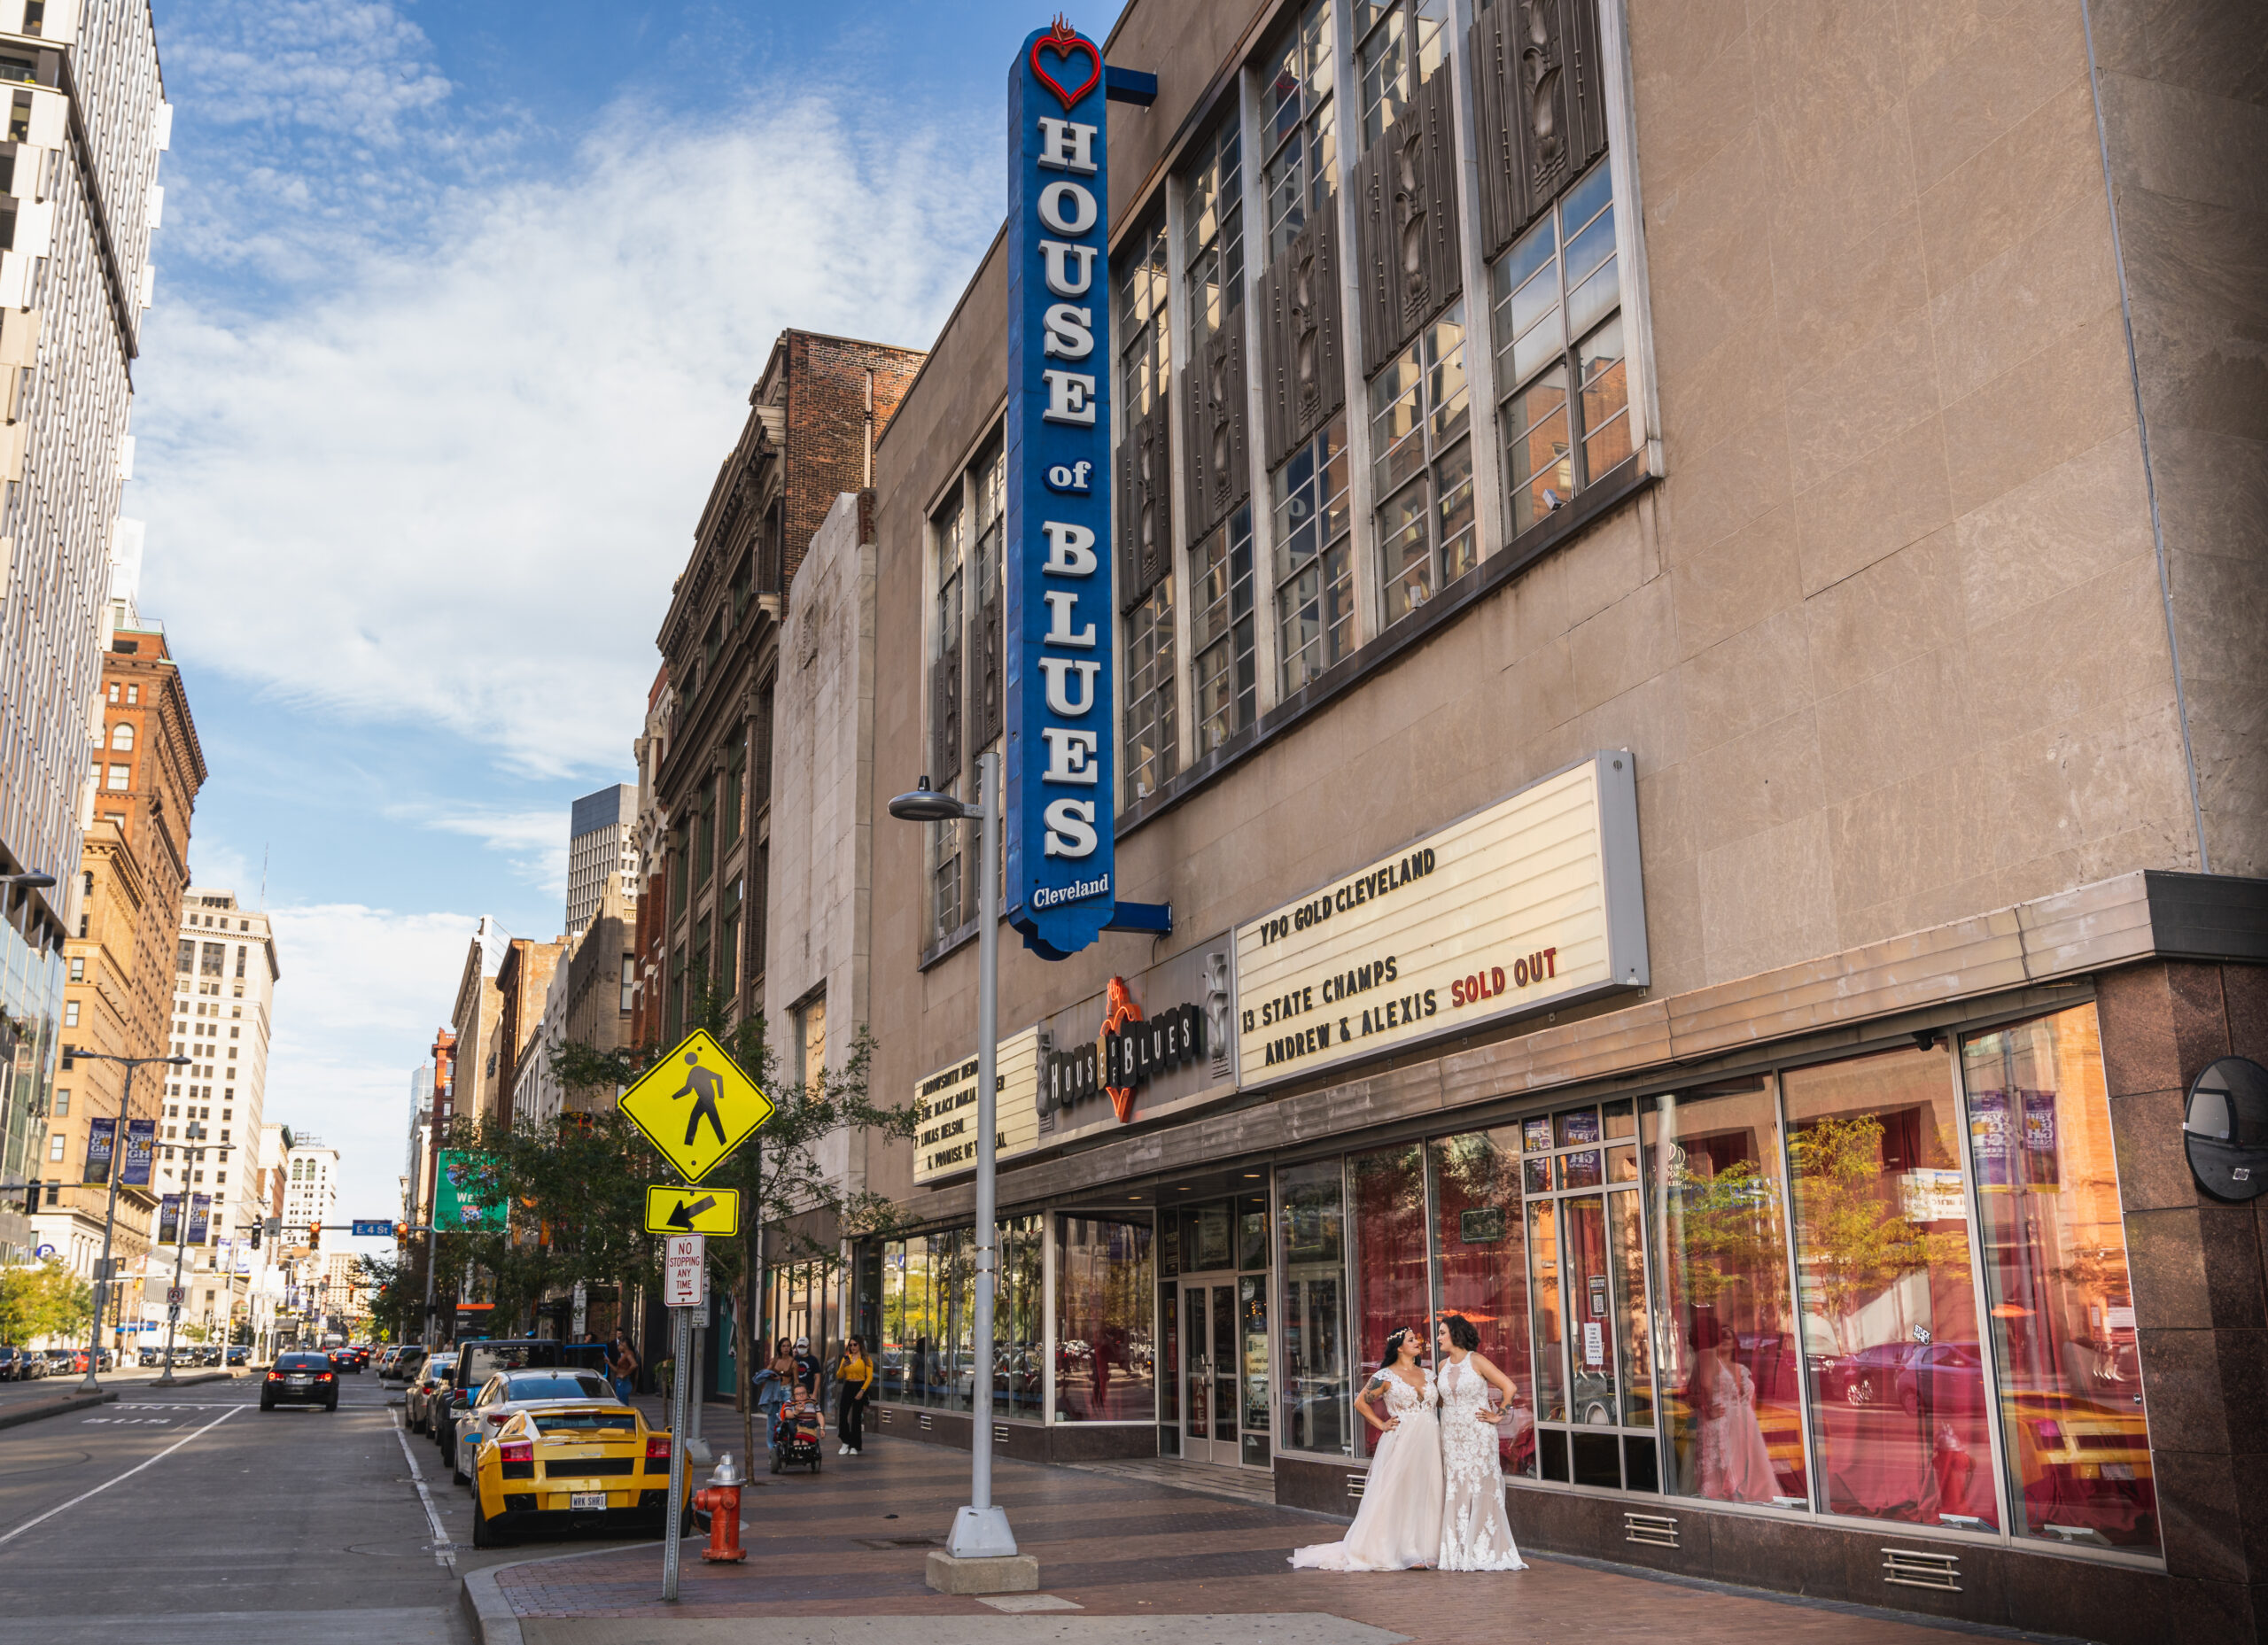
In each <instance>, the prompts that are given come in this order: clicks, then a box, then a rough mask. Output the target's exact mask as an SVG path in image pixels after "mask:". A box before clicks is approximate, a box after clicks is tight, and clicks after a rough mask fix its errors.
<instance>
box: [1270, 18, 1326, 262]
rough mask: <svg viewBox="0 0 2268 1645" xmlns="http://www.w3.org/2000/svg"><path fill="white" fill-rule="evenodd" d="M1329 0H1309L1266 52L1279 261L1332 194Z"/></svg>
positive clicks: (1273, 228)
mask: <svg viewBox="0 0 2268 1645" xmlns="http://www.w3.org/2000/svg"><path fill="white" fill-rule="evenodd" d="M1331 64H1332V58H1331V0H1311V4H1308V5H1306V6H1303V7H1302V8H1301V11H1300V13H1299V15H1298V16H1297V17H1296V18H1294V19H1293V20H1292V21H1291V22H1289V23H1287V24H1286V25H1285V27H1284V32H1283V33H1282V34H1281V35H1278V37H1277V40H1276V43H1275V44H1274V45H1273V46H1271V47H1270V49H1269V50H1266V51H1265V52H1263V53H1262V56H1261V74H1262V75H1263V76H1264V78H1263V79H1262V81H1261V88H1260V120H1261V142H1262V146H1263V148H1264V149H1265V150H1266V152H1267V163H1266V165H1265V166H1264V167H1262V175H1261V182H1262V188H1263V190H1265V192H1266V194H1267V197H1268V257H1269V260H1270V261H1271V262H1272V261H1274V260H1275V259H1276V257H1277V256H1278V254H1279V253H1280V252H1282V251H1283V249H1284V248H1285V246H1287V245H1289V244H1291V243H1292V240H1293V237H1295V236H1296V235H1297V234H1298V233H1299V232H1300V230H1301V229H1304V228H1305V227H1307V221H1308V213H1309V212H1311V211H1322V210H1324V209H1325V208H1326V206H1327V203H1328V202H1329V200H1330V198H1331V187H1332V157H1333V154H1334V152H1335V150H1334V146H1333V142H1332V102H1331Z"/></svg>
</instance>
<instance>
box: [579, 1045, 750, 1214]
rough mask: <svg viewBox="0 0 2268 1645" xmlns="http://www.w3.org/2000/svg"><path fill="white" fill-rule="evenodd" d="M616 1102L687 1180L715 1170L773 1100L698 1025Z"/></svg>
mask: <svg viewBox="0 0 2268 1645" xmlns="http://www.w3.org/2000/svg"><path fill="white" fill-rule="evenodd" d="M615 1106H617V1108H620V1109H621V1110H622V1112H623V1113H626V1114H628V1115H629V1116H630V1121H631V1123H632V1124H633V1125H635V1126H636V1127H637V1128H638V1129H640V1130H641V1131H643V1132H645V1133H646V1137H647V1140H648V1141H649V1142H651V1143H652V1144H653V1145H654V1146H655V1147H656V1148H658V1149H660V1150H661V1151H662V1157H663V1158H664V1159H665V1160H668V1161H669V1162H670V1163H671V1164H672V1165H673V1166H675V1167H677V1168H678V1173H679V1175H680V1176H683V1177H684V1178H685V1180H686V1181H687V1182H688V1183H697V1182H699V1181H700V1180H701V1179H702V1178H703V1177H704V1176H708V1175H709V1173H710V1172H711V1171H713V1170H715V1169H716V1168H717V1165H718V1162H719V1161H720V1160H724V1159H725V1158H726V1156H728V1155H729V1154H730V1153H731V1152H733V1150H734V1149H735V1148H737V1147H739V1146H740V1145H742V1143H744V1142H746V1141H747V1140H748V1139H749V1137H750V1136H751V1135H752V1134H753V1133H754V1132H755V1130H756V1129H757V1127H758V1126H760V1125H762V1124H763V1123H764V1122H765V1121H766V1120H768V1119H770V1118H771V1117H772V1099H771V1098H769V1097H766V1096H765V1094H764V1093H763V1092H762V1091H760V1090H757V1086H756V1082H755V1081H754V1080H751V1079H750V1078H749V1077H748V1075H745V1074H743V1073H742V1072H741V1069H740V1065H739V1064H738V1063H735V1062H734V1060H733V1059H731V1058H730V1057H728V1056H726V1054H725V1048H724V1047H723V1046H722V1045H719V1044H717V1042H716V1041H715V1040H713V1039H711V1037H710V1036H708V1035H707V1034H706V1033H705V1032H703V1031H702V1030H700V1029H697V1028H696V1029H695V1031H694V1032H692V1033H691V1034H688V1035H687V1036H685V1038H684V1039H683V1040H681V1041H680V1042H679V1044H678V1046H677V1049H676V1050H674V1051H671V1052H670V1054H669V1055H668V1056H666V1057H664V1058H663V1059H661V1060H660V1061H659V1062H656V1064H655V1065H654V1066H653V1067H651V1068H649V1069H648V1070H647V1071H646V1074H645V1077H644V1078H642V1079H641V1080H640V1081H639V1082H638V1083H637V1084H635V1085H633V1086H632V1087H631V1088H630V1089H629V1090H626V1091H625V1092H623V1093H622V1095H621V1096H620V1097H618V1098H616V1099H615ZM680 1231H682V1230H680Z"/></svg>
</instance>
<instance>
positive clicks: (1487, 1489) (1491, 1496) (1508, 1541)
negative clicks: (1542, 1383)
mask: <svg viewBox="0 0 2268 1645" xmlns="http://www.w3.org/2000/svg"><path fill="white" fill-rule="evenodd" d="M1487 1408H1488V1383H1487V1379H1486V1378H1485V1377H1482V1376H1481V1375H1480V1372H1479V1371H1477V1370H1473V1369H1472V1366H1470V1365H1466V1364H1459V1363H1457V1362H1455V1361H1451V1362H1449V1365H1448V1366H1447V1367H1445V1368H1444V1369H1443V1370H1442V1371H1441V1472H1442V1476H1443V1482H1444V1495H1443V1499H1442V1505H1441V1555H1440V1558H1439V1560H1438V1562H1437V1563H1438V1564H1440V1566H1441V1569H1442V1570H1443V1571H1526V1569H1527V1565H1526V1563H1525V1562H1524V1561H1523V1560H1522V1559H1521V1558H1520V1550H1519V1548H1518V1545H1517V1544H1516V1543H1514V1542H1513V1540H1512V1527H1511V1524H1510V1523H1509V1522H1507V1521H1506V1519H1505V1517H1504V1477H1503V1470H1502V1469H1501V1468H1500V1467H1498V1465H1497V1462H1496V1429H1495V1424H1493V1423H1484V1422H1483V1421H1481V1420H1480V1418H1481V1415H1482V1413H1484V1412H1485V1411H1486V1410H1487ZM1366 1496H1367V1494H1366Z"/></svg>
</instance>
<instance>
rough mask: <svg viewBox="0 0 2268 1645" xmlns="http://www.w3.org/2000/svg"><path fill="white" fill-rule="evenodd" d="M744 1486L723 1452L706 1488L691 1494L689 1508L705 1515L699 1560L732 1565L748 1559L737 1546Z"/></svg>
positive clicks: (727, 1453)
mask: <svg viewBox="0 0 2268 1645" xmlns="http://www.w3.org/2000/svg"><path fill="white" fill-rule="evenodd" d="M745 1483H746V1482H745V1481H744V1480H742V1478H741V1474H740V1470H739V1469H737V1468H735V1467H734V1466H733V1454H732V1453H731V1452H730V1451H727V1452H726V1453H725V1454H724V1455H722V1456H719V1457H718V1459H717V1471H716V1472H714V1473H712V1474H711V1475H710V1476H709V1488H708V1489H707V1490H705V1491H695V1493H694V1494H693V1505H694V1506H695V1508H697V1509H700V1510H701V1511H702V1512H703V1513H704V1514H706V1515H708V1516H709V1546H708V1547H706V1548H703V1549H702V1550H701V1557H702V1558H703V1559H704V1560H708V1561H710V1562H711V1563H712V1564H722V1565H736V1564H740V1563H741V1562H742V1560H744V1559H746V1558H747V1557H748V1549H746V1548H742V1546H741V1486H742V1485H743V1484H745Z"/></svg>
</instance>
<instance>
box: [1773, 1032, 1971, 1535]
mask: <svg viewBox="0 0 2268 1645" xmlns="http://www.w3.org/2000/svg"><path fill="white" fill-rule="evenodd" d="M1781 1077H1782V1081H1783V1093H1784V1098H1785V1102H1786V1114H1787V1126H1788V1138H1787V1141H1788V1160H1789V1167H1790V1185H1791V1187H1792V1190H1793V1194H1792V1199H1793V1202H1794V1209H1795V1247H1796V1273H1797V1281H1798V1285H1799V1286H1800V1288H1801V1292H1800V1294H1801V1298H1802V1307H1803V1312H1804V1318H1805V1325H1806V1336H1807V1337H1808V1336H1810V1335H1812V1334H1814V1332H1816V1334H1817V1335H1818V1337H1819V1338H1821V1341H1820V1343H1819V1344H1818V1346H1820V1347H1821V1349H1822V1350H1823V1351H1822V1352H1820V1353H1818V1354H1808V1355H1806V1362H1807V1370H1808V1372H1809V1377H1810V1383H1811V1401H1812V1450H1813V1455H1812V1465H1813V1467H1814V1470H1816V1472H1817V1475H1818V1478H1819V1482H1820V1497H1821V1507H1823V1508H1825V1509H1827V1510H1828V1511H1829V1512H1830V1513H1837V1514H1855V1515H1860V1516H1864V1517H1868V1518H1874V1519H1891V1520H1900V1521H1904V1522H1906V1523H1908V1524H1915V1525H1951V1526H1956V1527H1959V1528H1961V1529H1966V1530H1997V1529H1998V1528H1999V1514H1998V1511H1997V1509H1995V1507H1994V1504H1993V1489H1992V1449H1991V1436H1990V1432H1989V1428H1988V1423H1989V1420H1990V1419H1989V1416H1988V1414H1987V1411H1986V1402H1985V1370H1984V1358H1983V1348H1982V1346H1981V1342H1980V1339H1979V1337H1978V1334H1977V1304H1976V1292H1975V1290H1974V1284H1975V1277H1974V1274H1973V1272H1972V1269H1971V1266H1970V1261H1971V1259H1970V1255H1969V1252H1970V1245H1969V1214H1968V1204H1967V1196H1966V1195H1965V1194H1964V1193H1963V1192H1962V1188H1961V1157H1960V1153H1959V1152H1958V1151H1959V1146H1960V1135H1959V1133H1958V1131H1957V1130H1956V1129H1954V1128H1955V1127H1956V1126H1957V1125H1958V1124H1959V1119H1958V1116H1957V1115H1956V1113H1955V1112H1954V1105H1953V1080H1952V1077H1951V1071H1950V1070H1949V1069H1948V1068H1947V1067H1946V1056H1945V1053H1943V1052H1942V1051H1918V1050H1915V1051H1890V1052H1886V1053H1884V1054H1883V1055H1880V1056H1875V1057H1861V1058H1857V1059H1852V1060H1851V1061H1847V1062H1837V1063H1829V1064H1827V1065H1825V1066H1822V1067H1808V1068H1797V1069H1791V1070H1790V1071H1789V1072H1787V1073H1786V1074H1784V1075H1782V1076H1781Z"/></svg>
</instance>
